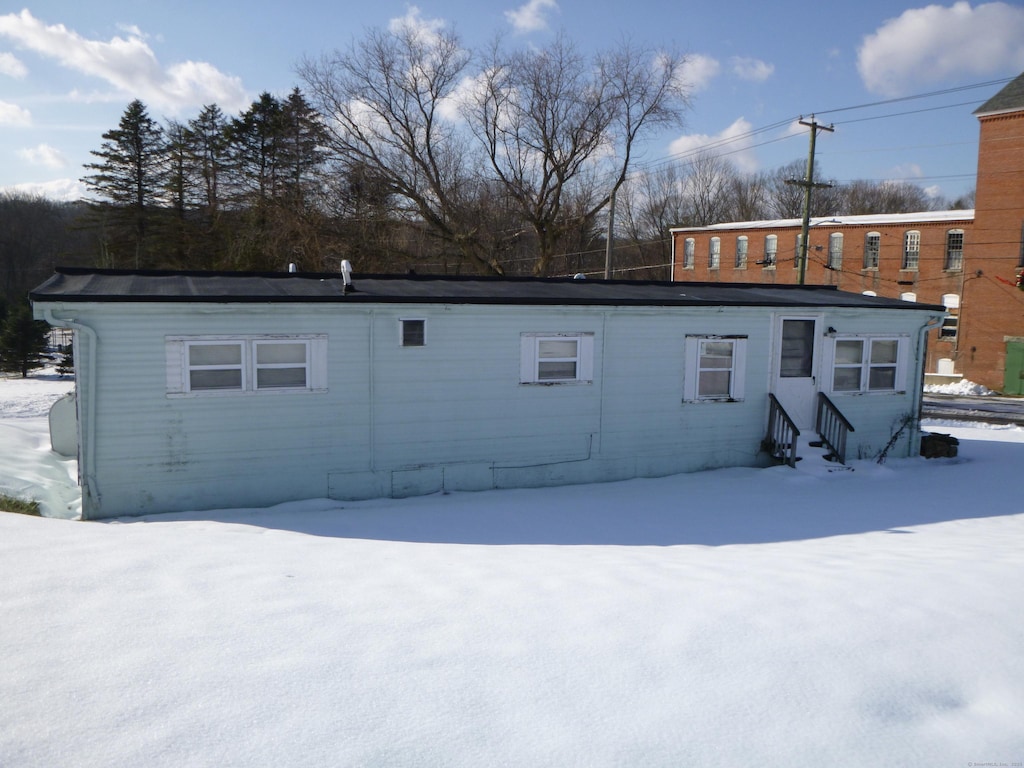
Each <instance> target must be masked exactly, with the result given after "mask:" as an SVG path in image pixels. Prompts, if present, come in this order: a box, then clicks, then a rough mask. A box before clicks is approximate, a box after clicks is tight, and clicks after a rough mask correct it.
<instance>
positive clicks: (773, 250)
mask: <svg viewBox="0 0 1024 768" xmlns="http://www.w3.org/2000/svg"><path fill="white" fill-rule="evenodd" d="M778 254H779V236H778V235H765V238H764V261H763V262H762V263H763V264H764V268H765V269H775V257H776V256H778Z"/></svg>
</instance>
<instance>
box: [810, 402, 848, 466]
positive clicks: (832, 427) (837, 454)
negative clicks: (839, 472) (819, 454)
mask: <svg viewBox="0 0 1024 768" xmlns="http://www.w3.org/2000/svg"><path fill="white" fill-rule="evenodd" d="M814 431H815V432H817V433H818V436H819V437H821V441H822V442H823V443H824V444H825V445H826V446H828V449H829V450H830V451H831V452H832V457H833V458H835V460H836V461H838V462H839V463H840V464H845V463H846V435H847V434H848V433H850V432H853V431H855V430H854V428H853V424H851V423H850V420H849V419H847V418H846V417H845V416H844V415H843V413H842V411H840V410H839V409H838V408H837V407H836V404H835V403H833V402H832V400H831V399H829V396H828V395H826V394H825V393H824V392H819V393H818V411H817V416H816V418H815V420H814Z"/></svg>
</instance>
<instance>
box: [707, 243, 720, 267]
mask: <svg viewBox="0 0 1024 768" xmlns="http://www.w3.org/2000/svg"><path fill="white" fill-rule="evenodd" d="M721 265H722V238H720V237H712V238H711V244H710V245H709V246H708V269H718V268H719V267H720V266H721Z"/></svg>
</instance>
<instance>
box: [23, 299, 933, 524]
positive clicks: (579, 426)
mask: <svg viewBox="0 0 1024 768" xmlns="http://www.w3.org/2000/svg"><path fill="white" fill-rule="evenodd" d="M43 309H49V310H51V311H52V316H53V317H54V318H55V319H56V320H58V321H59V320H60V319H62V318H64V319H73V320H74V321H75V322H76V323H79V324H82V325H85V326H87V327H89V328H91V329H92V330H93V331H94V332H95V342H94V344H92V345H90V344H84V343H83V344H80V349H79V352H78V355H79V356H78V360H77V363H78V371H79V376H80V378H79V388H80V389H79V409H80V417H81V418H82V419H84V423H83V425H82V428H83V430H93V436H94V440H93V441H92V444H93V445H94V446H95V447H94V455H92V456H91V457H85V459H84V460H83V470H84V472H85V473H86V474H88V475H89V476H90V477H89V478H88V479H89V480H90V482H89V483H87V485H86V490H85V493H86V498H85V499H84V500H83V508H84V515H85V516H86V517H111V516H119V515H131V514H149V513H154V512H165V511H175V510H188V509H214V508H219V507H237V506H247V505H260V506H262V505H268V504H274V503H278V502H282V501H286V500H294V499H302V498H312V497H322V496H330V497H334V498H339V499H355V498H368V497H374V496H409V495H417V494H425V493H432V492H436V491H440V490H482V489H487V488H501V487H520V486H539V485H551V484H560V483H575V482H594V481H602V480H616V479H624V478H629V477H634V476H656V475H665V474H671V473H675V472H683V471H693V470H699V469H705V468H712V467H722V466H737V465H743V466H758V465H764V464H766V463H767V460H768V459H767V457H766V456H765V455H764V454H763V453H762V452H761V450H760V444H761V440H762V438H763V437H764V432H765V424H766V419H767V394H768V391H769V387H770V382H771V379H772V358H773V354H774V349H775V345H774V341H773V337H772V334H773V328H774V325H775V323H774V319H775V316H776V314H777V311H776V310H773V309H771V308H763V307H761V308H756V307H746V308H744V307H740V308H719V307H709V308H701V307H671V308H656V307H543V306H508V305H441V304H424V305H411V304H404V305H403V304H385V303H382V304H375V305H373V304H342V303H326V304H315V303H307V304H302V303H297V304H287V303H280V304H209V305H204V304H196V303H167V304H160V303H109V304H108V303H104V304H99V303H95V304H92V303H83V304H75V305H65V306H62V305H57V304H54V305H45V306H44V307H41V308H39V307H37V310H38V311H42V310H43ZM821 315H822V320H823V321H822V325H821V327H822V328H829V327H832V328H836V329H839V330H840V331H841V332H843V333H849V332H853V331H856V332H858V333H900V334H905V335H906V336H907V337H908V338H909V339H910V342H909V347H908V349H909V352H910V354H909V356H908V360H907V364H908V366H909V368H908V379H907V381H908V387H907V391H905V392H900V393H888V394H875V393H871V394H867V395H858V396H838V395H837V396H835V397H834V398H833V399H835V400H836V402H837V404H839V406H840V408H841V409H842V410H843V411H844V413H846V414H847V416H848V417H849V418H850V419H851V421H853V422H854V425H855V428H856V432H855V433H854V434H853V435H851V443H850V451H849V455H850V456H852V457H857V456H866V455H874V454H877V452H878V451H879V450H880V449H881V448H882V447H883V446H885V444H886V442H887V441H888V440H889V438H890V437H891V435H892V434H893V433H894V431H895V429H896V428H897V426H898V422H899V420H900V419H901V418H902V417H903V416H904V415H905V414H906V413H908V412H910V411H911V410H912V409H913V408H914V406H915V403H916V400H915V397H914V395H913V391H912V389H913V387H918V388H919V387H920V381H919V374H918V371H919V369H920V365H919V361H916V360H915V359H914V355H915V354H916V352H917V340H918V338H919V335H918V329H919V328H920V327H921V326H922V325H923V324H924V323H925V322H926V320H927V319H928V317H929V316H930V315H929V313H928V312H925V311H922V312H916V311H906V310H901V311H895V310H878V309H874V310H864V309H858V310H853V309H850V310H840V309H831V310H830V309H825V310H821ZM411 317H414V318H418V319H424V320H426V345H425V346H422V347H402V346H401V344H400V333H399V321H400V319H401V318H411ZM577 332H579V333H588V334H593V340H594V350H593V369H594V370H593V380H592V381H591V382H574V383H569V384H560V385H550V386H548V385H536V384H522V383H520V339H521V335H522V334H524V333H577ZM211 334H223V335H246V336H251V335H258V334H268V335H269V334H274V335H278V334H295V335H303V334H305V335H312V334H324V335H326V337H327V345H326V346H327V360H326V379H327V389H326V391H323V392H299V393H295V392H291V393H252V394H250V393H235V394H230V395H212V396H211V395H208V394H194V395H182V394H173V393H169V389H168V376H167V358H166V345H167V340H168V338H169V337H177V336H199V335H211ZM687 335H733V336H736V335H738V336H743V337H745V338H746V339H747V341H746V361H745V363H746V364H745V386H744V395H743V398H742V400H740V401H738V402H706V403H693V402H684V401H683V382H684V377H685V375H686V371H685V359H684V347H685V340H686V337H687ZM90 355H95V358H94V360H92V361H91V360H90ZM91 362H94V363H95V365H91V364H90V363H91ZM90 370H94V371H95V380H94V381H93V380H90V379H89V376H88V371H90ZM819 375H821V376H827V375H829V374H828V372H827V371H825V370H821V371H820V373H819ZM91 386H95V390H94V398H93V403H94V412H93V413H91V414H88V413H84V412H83V408H87V407H88V406H87V405H83V403H88V402H89V400H88V398H85V397H84V395H85V393H86V392H87V391H88V388H89V387H91ZM911 434H912V433H911V432H910V431H907V433H906V435H905V437H903V438H902V440H901V441H900V442H899V443H898V444H897V447H896V449H894V451H893V452H892V453H890V455H894V456H895V455H908V454H909V453H910V452H911V446H912V439H911Z"/></svg>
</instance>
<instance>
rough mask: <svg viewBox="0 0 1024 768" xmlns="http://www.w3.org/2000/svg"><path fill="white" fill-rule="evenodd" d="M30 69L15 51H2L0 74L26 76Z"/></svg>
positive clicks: (0, 55)
mask: <svg viewBox="0 0 1024 768" xmlns="http://www.w3.org/2000/svg"><path fill="white" fill-rule="evenodd" d="M27 74H28V69H27V68H26V67H25V65H24V64H22V63H21V62H20V61H19V60H18V58H17V57H16V56H15V55H14V54H13V53H0V75H7V76H8V77H24V76H25V75H27Z"/></svg>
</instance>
